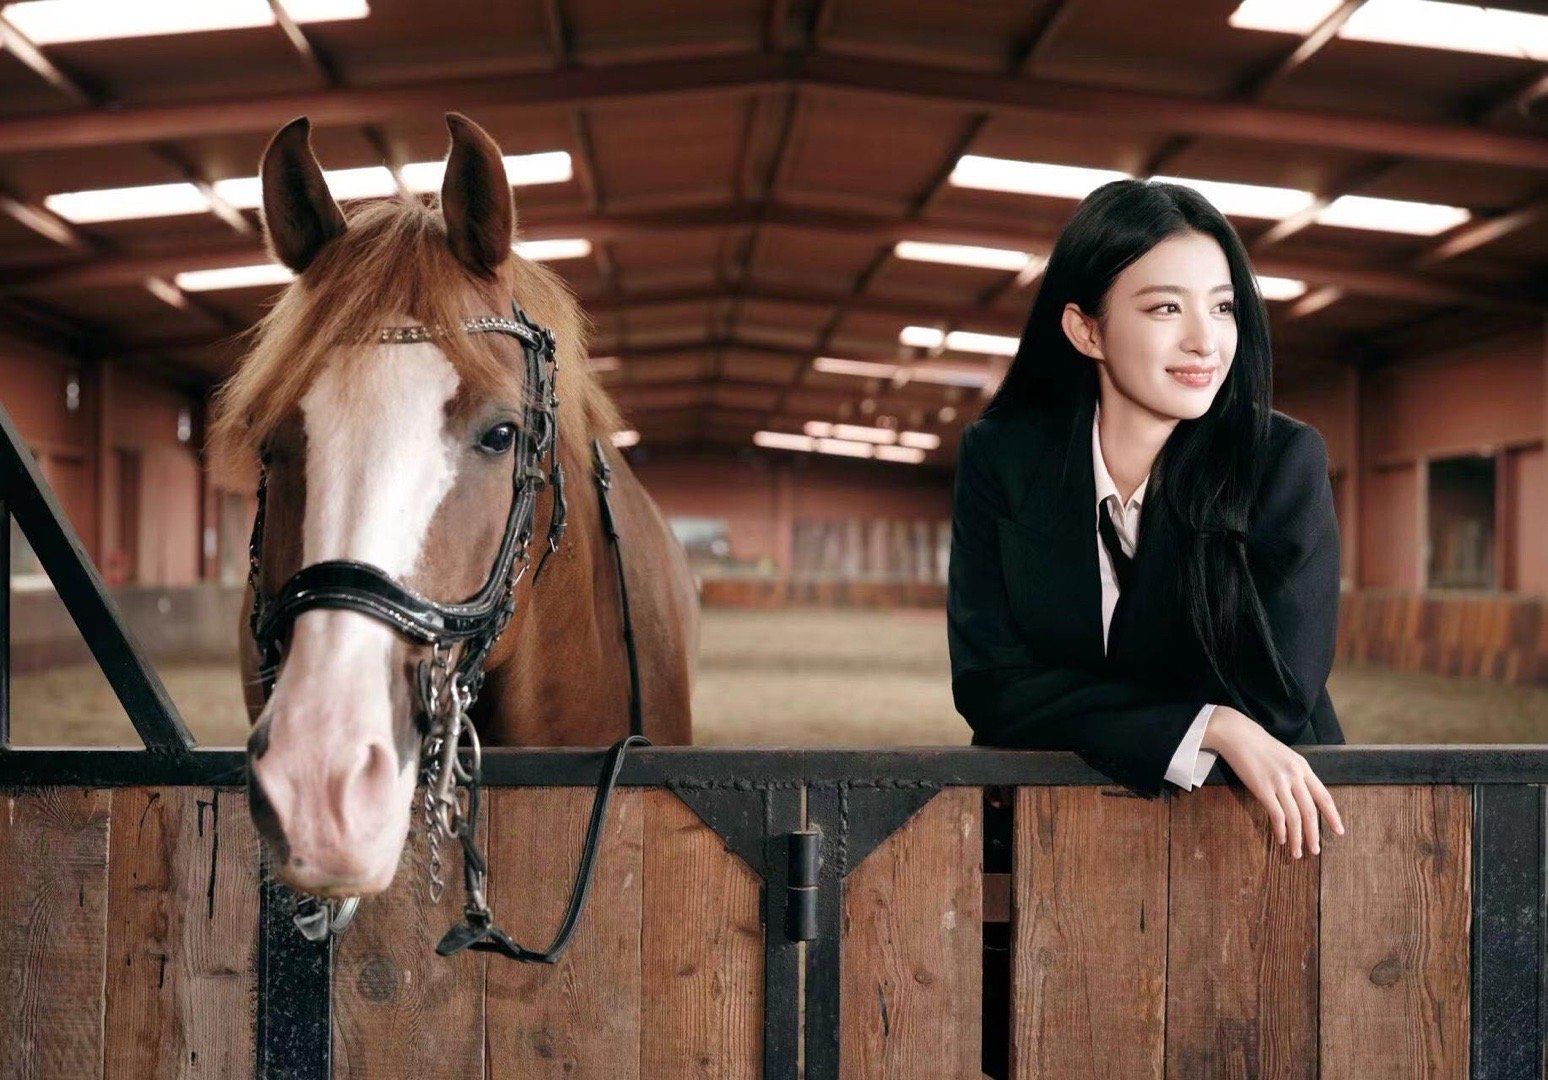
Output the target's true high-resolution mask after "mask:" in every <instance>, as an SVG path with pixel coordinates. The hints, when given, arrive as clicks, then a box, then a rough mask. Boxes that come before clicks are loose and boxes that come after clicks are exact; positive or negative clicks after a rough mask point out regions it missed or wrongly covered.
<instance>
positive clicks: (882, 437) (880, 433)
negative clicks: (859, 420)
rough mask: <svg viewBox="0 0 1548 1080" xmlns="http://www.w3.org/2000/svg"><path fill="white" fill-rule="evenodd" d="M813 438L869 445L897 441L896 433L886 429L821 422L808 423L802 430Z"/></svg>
mask: <svg viewBox="0 0 1548 1080" xmlns="http://www.w3.org/2000/svg"><path fill="white" fill-rule="evenodd" d="M801 430H802V431H804V432H806V433H807V434H808V435H811V436H813V437H815V438H828V437H833V438H839V439H850V440H857V441H859V442H869V443H890V442H895V441H896V440H897V433H896V432H894V431H890V430H888V429H887V428H881V427H866V426H864V425H861V424H830V423H827V422H826V421H823V420H811V421H808V422H807V423H806V424H805V425H804V426H803V427H802V428H801Z"/></svg>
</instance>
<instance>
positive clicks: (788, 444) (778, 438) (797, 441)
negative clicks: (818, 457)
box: [753, 431, 817, 450]
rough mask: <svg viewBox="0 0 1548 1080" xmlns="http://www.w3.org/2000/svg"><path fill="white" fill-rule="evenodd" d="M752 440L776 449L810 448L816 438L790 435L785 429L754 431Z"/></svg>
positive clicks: (759, 444)
mask: <svg viewBox="0 0 1548 1080" xmlns="http://www.w3.org/2000/svg"><path fill="white" fill-rule="evenodd" d="M753 442H754V443H756V444H757V445H758V446H768V447H772V448H774V449H776V450H810V449H811V448H812V447H813V446H814V445H815V444H816V442H817V440H815V439H813V438H812V437H811V436H810V435H791V434H790V433H789V432H785V431H755V432H753Z"/></svg>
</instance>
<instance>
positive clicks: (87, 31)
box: [5, 0, 371, 45]
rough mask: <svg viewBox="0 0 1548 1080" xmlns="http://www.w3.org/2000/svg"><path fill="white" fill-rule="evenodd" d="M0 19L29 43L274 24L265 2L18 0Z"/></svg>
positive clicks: (299, 9) (344, 7) (339, 11)
mask: <svg viewBox="0 0 1548 1080" xmlns="http://www.w3.org/2000/svg"><path fill="white" fill-rule="evenodd" d="M285 11H286V12H287V13H288V14H289V15H290V17H291V18H292V19H294V20H295V21H296V22H298V23H312V22H333V21H339V20H344V19H363V18H365V17H366V16H367V15H369V14H370V13H371V9H370V7H369V6H367V4H366V0H285ZM5 21H6V22H8V23H10V24H11V25H12V26H14V27H15V28H16V29H17V30H19V31H20V32H21V33H22V34H24V35H26V37H27V39H28V40H29V41H31V42H32V43H33V44H34V45H57V44H61V43H63V42H67V41H104V40H107V39H109V38H133V37H152V36H160V35H163V34H192V33H200V32H204V31H210V30H240V29H245V28H248V27H254V26H273V25H275V17H274V9H273V8H272V7H270V6H269V3H268V0H156V2H155V3H138V4H134V3H125V2H124V0H22V2H20V3H14V4H6V5H5Z"/></svg>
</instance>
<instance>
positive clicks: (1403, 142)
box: [0, 53, 1548, 169]
mask: <svg viewBox="0 0 1548 1080" xmlns="http://www.w3.org/2000/svg"><path fill="white" fill-rule="evenodd" d="M805 86H809V87H813V88H820V89H827V90H846V91H852V92H854V93H858V94H866V95H870V96H874V97H877V98H879V99H881V100H886V101H895V102H905V101H906V102H914V101H925V102H930V103H934V104H948V105H956V106H958V107H961V108H964V109H970V110H974V111H988V112H993V113H997V114H998V113H1004V114H1009V115H1023V116H1032V117H1049V116H1055V117H1066V118H1067V117H1070V116H1077V117H1084V118H1101V119H1102V120H1103V121H1104V122H1106V123H1110V124H1115V125H1121V126H1126V127H1132V128H1136V129H1139V130H1149V131H1164V132H1174V133H1177V134H1183V135H1221V136H1227V137H1229V138H1233V139H1244V140H1248V141H1251V142H1257V143H1264V144H1269V145H1298V146H1320V147H1329V148H1333V149H1340V150H1353V151H1357V152H1360V153H1368V154H1390V155H1395V156H1400V157H1408V158H1423V159H1428V160H1439V161H1467V162H1472V163H1475V164H1484V165H1502V166H1512V167H1518V168H1527V169H1544V168H1548V142H1545V141H1544V140H1543V139H1541V138H1539V137H1537V136H1536V135H1535V134H1531V133H1515V132H1504V131H1490V130H1480V129H1478V128H1476V127H1473V126H1468V125H1465V124H1440V123H1423V122H1418V121H1410V120H1391V119H1386V118H1383V117H1374V116H1351V115H1349V114H1347V113H1339V112H1332V111H1327V110H1317V109H1297V108H1287V107H1281V106H1267V105H1261V104H1254V103H1242V102H1230V101H1211V100H1202V99H1199V98H1193V97H1185V96H1182V95H1177V94H1159V93H1153V92H1148V91H1139V90H1125V89H1117V88H1106V87H1094V86H1085V85H1078V84H1073V83H1063V82H1058V81H1056V80H1049V79H1036V78H1028V77H1026V76H1020V75H1016V76H1011V75H1003V74H985V73H978V72H969V71H959V70H953V69H947V68H932V67H922V66H920V65H918V64H912V63H903V62H899V61H889V60H874V59H866V58H861V57H848V56H817V55H803V54H799V53H785V54H768V53H748V54H743V55H739V56H725V57H706V58H703V59H699V60H662V61H651V62H646V63H637V64H621V65H614V66H609V67H600V68H572V69H567V70H561V71H542V72H533V73H531V74H523V75H503V76H499V77H489V78H480V79H463V80H448V81H442V82H435V83H425V84H418V85H413V86H387V87H373V88H360V89H346V88H338V89H331V90H315V91H310V92H295V93H283V94H271V95H267V96H260V97H244V98H239V99H231V98H222V99H206V100H201V101H191V102H182V103H176V104H165V105H142V106H131V107H126V108H121V109H117V110H114V111H111V112H109V111H106V110H101V109H81V110H79V111H77V112H73V113H63V114H49V115H46V116H17V117H11V118H8V119H5V120H0V153H17V152H22V151H28V150H48V149H62V148H66V147H79V146H111V145H119V144H125V143H136V142H158V141H164V140H168V139H178V138H185V137H193V136H203V135H216V134H231V133H237V132H268V131H272V130H274V129H275V128H277V127H279V126H280V125H281V124H284V123H286V122H288V121H289V120H291V119H293V118H294V117H295V116H297V115H299V114H302V113H305V114H307V115H308V116H310V117H311V118H312V122H313V124H314V125H316V126H318V127H326V126H330V125H335V126H336V125H359V124H367V123H376V122H380V121H385V120H388V119H390V118H392V117H395V116H401V115H412V114H415V113H428V112H440V111H441V110H443V109H444V108H445V107H446V105H447V103H448V102H454V103H456V105H457V107H458V108H460V109H463V110H464V111H469V112H476V111H477V110H478V109H480V108H484V107H494V106H499V107H511V106H522V105H531V106H552V105H578V104H591V103H600V102H609V101H647V100H649V101H657V100H662V99H670V98H672V97H676V96H681V95H691V94H702V93H717V92H725V91H734V92H737V93H745V92H747V91H748V90H753V89H757V88H760V87H787V88H788V87H805Z"/></svg>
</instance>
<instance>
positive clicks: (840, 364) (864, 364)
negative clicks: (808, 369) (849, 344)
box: [812, 356, 898, 379]
mask: <svg viewBox="0 0 1548 1080" xmlns="http://www.w3.org/2000/svg"><path fill="white" fill-rule="evenodd" d="M812 367H813V368H814V369H815V370H817V371H821V372H824V373H826V374H828V375H858V376H861V377H865V378H874V379H890V378H892V376H893V374H894V373H895V372H896V371H897V370H898V365H896V364H879V363H876V362H875V361H872V360H843V359H840V358H839V357H837V356H819V357H818V358H817V359H815V360H813V361H812Z"/></svg>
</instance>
